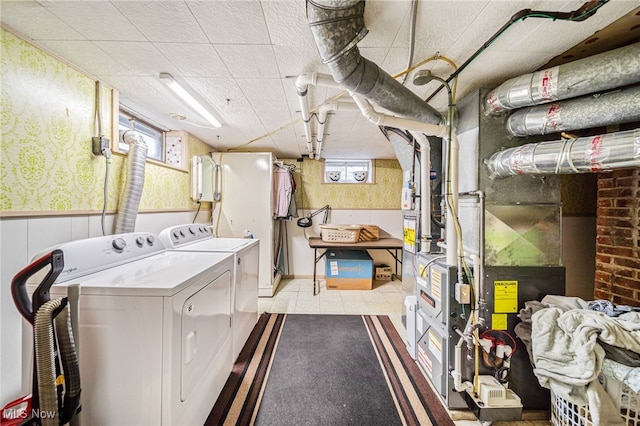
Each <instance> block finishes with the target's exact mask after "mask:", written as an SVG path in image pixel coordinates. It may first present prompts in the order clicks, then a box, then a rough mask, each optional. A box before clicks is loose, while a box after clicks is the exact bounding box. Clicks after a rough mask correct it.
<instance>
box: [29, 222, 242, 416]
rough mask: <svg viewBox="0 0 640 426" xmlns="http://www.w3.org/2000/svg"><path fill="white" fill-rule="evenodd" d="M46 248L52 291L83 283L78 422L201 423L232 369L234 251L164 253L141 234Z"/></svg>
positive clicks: (152, 238)
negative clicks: (57, 263)
mask: <svg viewBox="0 0 640 426" xmlns="http://www.w3.org/2000/svg"><path fill="white" fill-rule="evenodd" d="M53 249H59V250H61V251H62V252H63V255H64V269H63V271H62V273H61V274H60V275H59V276H58V278H57V279H56V281H55V283H54V285H53V286H52V287H51V297H52V298H56V297H63V296H65V295H66V287H67V286H69V285H71V284H74V283H79V284H80V293H81V294H80V302H79V305H80V309H79V312H80V313H79V317H80V319H79V328H80V330H79V331H80V332H79V350H78V352H79V363H80V380H81V386H82V393H81V403H82V412H81V418H82V422H83V423H85V424H90V425H94V424H96V425H97V424H100V425H118V426H122V425H202V424H204V423H205V421H206V419H207V417H208V415H209V413H210V411H211V409H212V407H213V405H214V403H215V401H216V399H217V397H218V395H219V394H220V391H221V390H222V388H223V386H224V384H225V382H226V380H227V378H228V377H229V374H230V373H231V369H232V367H233V359H232V336H231V308H230V306H231V287H232V284H233V281H234V270H235V268H234V256H233V254H231V253H224V252H220V253H194V252H184V251H169V250H167V249H166V248H165V247H164V245H163V244H162V242H161V241H160V239H159V238H157V236H156V235H154V234H150V233H142V232H136V233H129V234H119V235H114V236H106V237H97V238H89V239H85V240H77V241H72V242H69V243H65V244H61V245H59V246H56V247H53V248H51V249H48V250H47V252H50V250H53ZM41 255H45V256H46V252H45V254H42V253H41ZM38 257H39V256H38ZM29 287H31V292H33V291H34V290H35V286H34V284H33V283H29Z"/></svg>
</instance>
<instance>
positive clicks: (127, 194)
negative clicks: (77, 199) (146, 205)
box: [116, 130, 148, 234]
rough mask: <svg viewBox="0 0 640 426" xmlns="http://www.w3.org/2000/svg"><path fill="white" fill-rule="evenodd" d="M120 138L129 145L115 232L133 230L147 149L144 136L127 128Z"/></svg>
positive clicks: (142, 185) (141, 188)
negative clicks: (125, 174)
mask: <svg viewBox="0 0 640 426" xmlns="http://www.w3.org/2000/svg"><path fill="white" fill-rule="evenodd" d="M122 140H123V141H124V142H125V143H127V144H128V145H129V154H127V177H126V181H125V186H124V190H123V192H122V197H121V198H120V205H119V206H118V215H117V217H116V234H122V233H125V232H133V231H135V227H136V217H137V215H138V206H139V205H140V199H141V198H142V190H143V188H144V171H145V165H146V162H147V151H148V147H147V143H146V142H145V140H144V137H143V136H142V135H141V134H140V133H138V132H135V131H133V130H127V131H126V132H124V133H123V134H122Z"/></svg>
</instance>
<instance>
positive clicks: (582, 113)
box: [507, 85, 640, 136]
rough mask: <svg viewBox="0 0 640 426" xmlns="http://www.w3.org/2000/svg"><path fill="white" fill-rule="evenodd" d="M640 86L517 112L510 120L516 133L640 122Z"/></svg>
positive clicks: (513, 132)
mask: <svg viewBox="0 0 640 426" xmlns="http://www.w3.org/2000/svg"><path fill="white" fill-rule="evenodd" d="M639 105H640V85H636V86H631V87H627V88H624V89H620V90H616V91H611V92H608V93H603V94H600V95H593V96H583V97H581V98H575V99H569V100H566V101H561V102H554V103H552V104H547V105H539V106H535V107H529V108H523V109H520V110H517V111H515V112H514V113H513V114H512V115H511V116H510V117H509V120H508V122H507V129H508V130H509V132H511V134H513V135H514V136H527V135H544V134H549V133H556V132H562V131H567V130H577V129H589V128H594V127H601V126H608V125H611V124H620V123H632V122H635V121H640V107H639Z"/></svg>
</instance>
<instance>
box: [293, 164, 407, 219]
mask: <svg viewBox="0 0 640 426" xmlns="http://www.w3.org/2000/svg"><path fill="white" fill-rule="evenodd" d="M285 163H287V164H292V165H295V166H296V171H295V173H294V178H295V181H296V185H297V187H296V205H297V206H298V208H302V207H304V208H305V209H317V208H320V207H322V206H324V205H325V204H329V205H330V206H331V208H332V209H399V208H400V201H401V194H400V192H401V190H402V168H401V167H400V163H399V162H398V161H397V160H375V162H374V168H375V182H374V183H371V184H345V183H322V176H323V163H322V161H316V160H304V161H303V162H296V160H285Z"/></svg>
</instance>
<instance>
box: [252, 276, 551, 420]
mask: <svg viewBox="0 0 640 426" xmlns="http://www.w3.org/2000/svg"><path fill="white" fill-rule="evenodd" d="M320 283H321V284H320V292H319V293H318V294H317V295H315V296H314V295H313V280H312V279H300V278H283V279H282V281H281V282H280V284H279V286H278V289H277V291H276V294H275V295H274V297H270V298H264V297H261V298H260V299H258V311H259V312H260V313H263V312H271V313H300V314H302V313H304V314H370V315H388V316H389V318H390V319H391V321H392V322H393V324H394V325H395V326H396V329H397V330H398V333H399V334H400V336H401V337H402V338H405V336H406V330H405V328H404V325H403V324H402V311H403V306H404V294H403V292H402V283H401V282H400V281H397V280H394V281H375V282H374V286H373V289H372V290H327V289H326V286H325V282H324V280H321V281H320ZM525 414H527V413H525ZM452 418H454V420H455V424H456V426H478V425H482V424H483V423H482V422H480V421H478V420H476V419H475V417H474V416H473V414H472V413H471V412H454V413H452ZM549 424H550V422H549V420H523V421H517V422H494V423H493V426H506V425H509V426H511V425H513V426H543V425H544V426H547V425H549Z"/></svg>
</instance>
